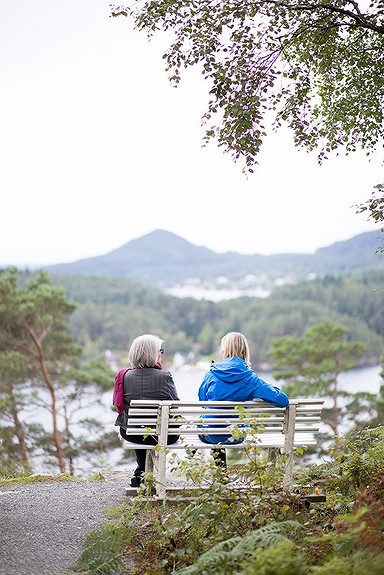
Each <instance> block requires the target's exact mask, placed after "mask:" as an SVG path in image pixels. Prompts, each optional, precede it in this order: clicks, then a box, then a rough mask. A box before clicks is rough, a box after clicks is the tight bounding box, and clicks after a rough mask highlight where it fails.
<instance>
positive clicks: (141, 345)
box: [128, 333, 163, 368]
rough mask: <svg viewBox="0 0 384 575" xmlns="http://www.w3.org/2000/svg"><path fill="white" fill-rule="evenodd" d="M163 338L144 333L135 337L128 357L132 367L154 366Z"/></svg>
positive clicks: (157, 359)
mask: <svg viewBox="0 0 384 575" xmlns="http://www.w3.org/2000/svg"><path fill="white" fill-rule="evenodd" d="M162 344H163V340H162V339H160V338H159V337H157V335H151V334H150V333H146V334H144V335H139V336H138V337H136V338H135V339H134V340H133V342H132V345H131V347H130V349H129V353H128V359H129V363H130V364H131V365H132V367H133V368H138V367H155V365H156V364H157V363H158V361H159V351H160V348H161V346H162Z"/></svg>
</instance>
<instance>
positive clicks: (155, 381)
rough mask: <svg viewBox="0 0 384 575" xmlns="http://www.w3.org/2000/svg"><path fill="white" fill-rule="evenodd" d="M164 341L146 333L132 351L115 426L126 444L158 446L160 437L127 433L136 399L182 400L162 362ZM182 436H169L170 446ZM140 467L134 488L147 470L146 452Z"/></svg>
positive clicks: (141, 451)
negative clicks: (131, 405)
mask: <svg viewBox="0 0 384 575" xmlns="http://www.w3.org/2000/svg"><path fill="white" fill-rule="evenodd" d="M162 346H163V340H162V339H160V338H159V337H157V335H151V334H144V335H140V336H138V337H136V338H135V339H134V340H133V342H132V345H131V347H130V350H129V354H128V359H129V363H130V364H131V367H130V368H128V369H127V370H126V371H125V373H124V380H123V386H124V411H123V412H122V413H119V415H118V417H117V419H116V421H115V425H117V426H119V427H120V434H121V436H122V437H123V438H124V439H125V440H126V441H131V442H133V443H141V444H146V445H156V444H157V438H156V437H153V436H147V437H145V438H143V437H140V436H137V435H129V434H127V433H126V430H127V421H128V413H129V406H130V403H131V400H132V399H160V400H172V399H174V400H178V399H179V397H178V395H177V391H176V387H175V383H174V381H173V378H172V375H171V373H170V372H169V371H165V370H163V367H162V365H161V363H160V361H161V355H162V354H163V353H164V349H163V347H162ZM178 438H179V436H178V435H169V436H168V444H171V443H175V442H176V441H177V440H178ZM135 453H136V461H137V468H136V470H135V472H134V475H133V477H132V479H131V486H132V487H139V486H140V484H141V482H142V476H143V473H144V471H145V458H146V450H145V449H135Z"/></svg>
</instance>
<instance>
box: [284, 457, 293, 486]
mask: <svg viewBox="0 0 384 575" xmlns="http://www.w3.org/2000/svg"><path fill="white" fill-rule="evenodd" d="M292 479H293V452H291V453H288V455H287V459H286V461H285V465H284V479H283V482H284V485H289V484H290V483H291V482H292Z"/></svg>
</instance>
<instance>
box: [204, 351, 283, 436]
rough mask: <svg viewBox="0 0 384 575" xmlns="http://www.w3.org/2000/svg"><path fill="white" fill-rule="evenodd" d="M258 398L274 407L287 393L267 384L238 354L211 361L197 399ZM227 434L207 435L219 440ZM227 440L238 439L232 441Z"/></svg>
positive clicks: (249, 399)
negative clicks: (214, 361)
mask: <svg viewBox="0 0 384 575" xmlns="http://www.w3.org/2000/svg"><path fill="white" fill-rule="evenodd" d="M253 399H262V400H264V401H266V402H267V403H270V404H271V405H274V406H276V407H285V406H286V405H288V403H289V399H288V396H287V395H286V394H285V393H284V392H283V391H281V389H279V388H278V387H274V386H273V385H270V384H269V383H267V382H266V381H264V380H262V379H260V377H259V376H258V375H257V374H256V373H255V372H254V371H252V369H251V368H250V367H249V365H248V364H247V363H246V362H245V361H244V359H242V358H240V357H227V358H226V359H223V360H221V361H218V362H216V363H212V365H211V368H210V370H209V372H208V373H206V374H205V376H204V379H203V381H202V383H201V385H200V388H199V400H200V401H252V400H253ZM229 438H230V436H226V435H207V436H204V440H205V441H207V442H210V443H223V442H224V441H226V440H228V439H229ZM230 443H239V441H238V440H237V441H236V442H233V441H232V442H230Z"/></svg>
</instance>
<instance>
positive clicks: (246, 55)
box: [112, 0, 384, 171]
mask: <svg viewBox="0 0 384 575" xmlns="http://www.w3.org/2000/svg"><path fill="white" fill-rule="evenodd" d="M112 15H113V16H120V15H124V16H130V17H131V18H133V20H134V23H135V25H136V27H137V28H138V29H139V30H144V31H146V32H147V33H148V35H149V36H151V35H153V34H154V33H155V32H156V31H158V30H159V29H163V30H165V31H173V33H174V37H173V40H172V42H171V44H170V47H169V49H168V50H167V52H166V53H165V54H164V56H163V58H164V60H165V63H166V69H167V70H168V71H169V72H170V74H171V75H170V80H171V81H172V82H173V83H174V84H175V85H177V84H178V83H179V81H180V74H181V70H182V69H183V68H188V67H191V66H194V65H199V66H200V67H201V70H202V74H203V75H204V77H205V78H206V79H207V80H208V82H209V84H210V100H209V104H208V109H207V112H206V113H205V115H204V116H203V121H204V124H205V125H206V126H207V129H206V133H205V140H206V141H209V140H211V139H212V138H217V141H218V145H219V146H222V147H223V148H224V150H225V151H226V152H229V153H230V154H231V155H232V156H233V158H234V159H235V160H238V159H239V158H243V159H244V160H245V164H246V166H247V168H248V169H249V170H250V171H252V170H251V166H252V165H253V164H255V163H256V157H257V154H258V153H259V151H260V147H261V145H262V141H263V138H264V137H265V136H266V134H267V128H266V124H267V123H269V122H271V123H272V125H273V126H274V127H275V128H279V127H280V126H282V124H285V125H287V126H289V128H290V129H291V130H292V131H293V135H294V141H295V144H296V145H297V146H302V147H305V148H306V149H308V150H314V149H316V148H318V149H319V160H320V161H321V160H322V159H323V158H324V157H326V154H327V153H328V152H330V151H332V150H336V149H338V148H340V147H345V149H346V151H347V152H350V151H354V150H356V149H357V148H363V149H365V150H366V151H367V153H369V152H370V151H372V150H374V149H376V147H377V145H378V144H379V143H380V141H381V140H382V137H383V134H384V122H383V120H384V115H383V114H384V108H383V102H384V99H383V98H384V80H383V78H384V59H383V57H382V54H383V52H384V10H383V3H382V0H371V1H370V2H364V1H363V0H328V1H326V2H323V1H321V0H311V1H309V2H308V1H307V0H251V1H248V0H247V1H244V0H160V1H159V0H148V1H147V2H135V3H134V4H131V5H130V7H124V6H119V7H117V6H114V7H113V8H112ZM214 117H216V118H217V121H216V122H215V123H214V124H213V125H211V124H210V122H211V121H212V119H213V118H214Z"/></svg>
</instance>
